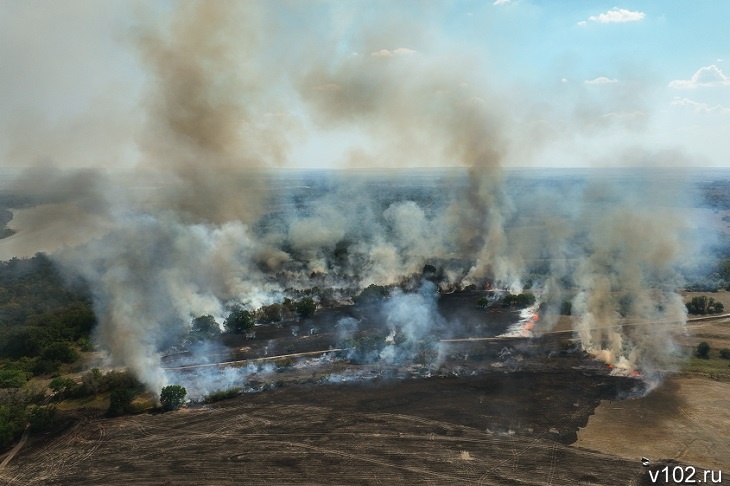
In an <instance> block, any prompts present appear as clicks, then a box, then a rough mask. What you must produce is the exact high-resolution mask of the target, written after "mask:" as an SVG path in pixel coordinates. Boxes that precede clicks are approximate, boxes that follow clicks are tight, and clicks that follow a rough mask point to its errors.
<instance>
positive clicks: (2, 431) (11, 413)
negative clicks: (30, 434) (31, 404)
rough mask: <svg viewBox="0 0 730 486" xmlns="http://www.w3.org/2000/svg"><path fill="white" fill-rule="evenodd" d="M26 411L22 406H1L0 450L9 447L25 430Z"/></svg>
mask: <svg viewBox="0 0 730 486" xmlns="http://www.w3.org/2000/svg"><path fill="white" fill-rule="evenodd" d="M25 420H26V417H25V410H24V407H21V406H11V405H0V448H4V447H7V446H9V445H10V444H11V443H12V442H13V441H14V440H15V439H17V438H18V437H20V434H22V433H23V429H24V428H25Z"/></svg>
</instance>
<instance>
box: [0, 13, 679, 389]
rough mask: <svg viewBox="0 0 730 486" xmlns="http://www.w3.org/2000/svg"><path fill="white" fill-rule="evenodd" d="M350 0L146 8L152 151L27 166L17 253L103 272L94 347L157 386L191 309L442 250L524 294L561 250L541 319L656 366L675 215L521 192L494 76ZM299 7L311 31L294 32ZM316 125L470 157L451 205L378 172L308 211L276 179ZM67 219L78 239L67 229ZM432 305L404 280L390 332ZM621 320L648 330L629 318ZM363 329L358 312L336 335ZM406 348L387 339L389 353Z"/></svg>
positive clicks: (365, 274) (604, 350)
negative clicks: (165, 354) (404, 192)
mask: <svg viewBox="0 0 730 486" xmlns="http://www.w3.org/2000/svg"><path fill="white" fill-rule="evenodd" d="M287 9H290V10H287ZM280 10H282V11H281V12H280ZM335 10H337V9H335ZM346 11H347V8H345V9H344V11H339V10H338V11H337V13H338V15H334V14H333V15H334V16H335V17H336V18H335V19H333V20H332V22H333V24H335V25H334V28H332V29H328V28H324V29H315V27H317V26H318V27H322V26H321V22H322V20H321V18H320V17H319V16H317V15H314V14H311V13H310V14H307V13H306V12H302V11H301V9H298V7H297V6H296V5H289V4H280V3H271V2H260V3H259V2H223V1H216V2H202V1H200V2H182V3H174V6H173V9H172V12H170V13H169V15H167V16H165V18H164V20H165V22H163V23H161V24H159V25H154V26H145V25H144V23H143V24H142V25H141V26H140V27H139V29H138V30H137V31H136V32H135V35H134V42H133V45H134V50H135V52H136V53H137V54H138V56H139V59H140V66H141V68H142V69H143V70H144V72H145V75H146V81H147V84H146V91H145V94H144V95H143V96H142V99H141V103H140V107H141V111H142V113H143V115H142V117H141V118H143V122H142V123H141V126H142V129H141V132H140V133H139V134H138V135H137V139H136V142H137V148H138V150H139V153H140V154H141V155H140V157H141V159H140V160H141V162H140V163H139V164H138V166H136V167H135V168H134V170H132V171H130V172H131V174H130V173H126V174H125V177H124V178H123V179H122V178H121V177H108V178H107V177H101V176H100V175H99V173H97V172H94V171H88V172H77V173H74V174H72V175H71V176H67V175H65V174H66V173H63V174H62V173H60V172H56V171H45V172H43V173H41V174H39V173H29V174H27V175H26V176H24V178H23V179H21V180H19V181H18V182H17V184H18V185H17V188H18V190H20V191H21V192H23V193H25V194H28V195H30V196H32V199H33V198H34V201H35V207H32V208H29V209H28V210H27V211H33V212H32V213H28V215H27V216H26V217H23V218H18V219H19V221H18V226H17V228H16V229H18V230H19V232H18V234H17V235H15V236H13V237H12V238H10V239H8V241H7V244H5V245H4V248H8V246H7V245H12V244H13V242H14V241H15V242H17V241H19V239H21V238H30V237H32V235H36V234H37V235H38V236H37V238H39V239H41V238H42V239H45V240H49V239H51V238H49V237H48V232H49V231H50V232H52V233H53V238H54V239H55V240H56V241H58V242H59V243H61V244H60V245H58V247H57V248H54V249H53V250H54V251H55V253H54V257H55V258H56V260H57V261H58V262H60V263H61V264H62V265H64V266H65V267H67V268H68V269H70V270H71V271H73V272H74V273H79V274H81V275H82V276H83V277H84V278H85V279H86V280H87V281H88V282H89V283H90V285H91V288H92V291H93V293H94V306H95V311H96V313H97V316H98V319H99V323H100V324H99V327H98V329H97V335H96V339H97V341H98V343H99V344H100V345H101V346H102V348H104V349H105V350H107V351H108V353H109V358H110V360H111V362H112V363H114V364H118V365H122V366H128V367H129V368H131V369H132V370H133V371H134V372H135V373H136V374H137V375H138V376H139V377H140V379H142V380H143V381H144V382H145V383H146V384H147V385H148V386H149V387H150V388H152V389H154V390H159V389H160V387H162V386H163V385H164V384H166V383H167V382H168V381H169V376H168V375H167V374H166V373H165V372H164V370H163V369H162V368H161V366H160V358H161V353H162V350H164V349H165V348H167V347H169V346H171V345H173V344H175V343H176V342H178V341H179V339H180V338H181V336H184V335H185V333H186V332H188V331H189V330H190V326H191V319H192V318H194V317H197V316H200V315H212V316H213V317H214V318H215V319H216V322H218V323H219V324H220V323H222V322H223V320H224V319H225V318H226V316H227V314H228V312H229V311H230V306H231V305H234V304H243V305H246V306H247V307H248V308H250V309H256V308H257V307H260V306H262V305H267V304H271V303H274V302H281V301H282V300H283V298H284V297H285V296H286V295H287V293H286V292H287V291H292V289H293V290H297V289H304V288H308V287H312V286H313V285H312V283H313V281H315V280H316V282H317V285H320V286H327V287H330V288H334V289H337V290H353V291H357V290H361V289H363V288H365V287H367V286H368V285H370V284H378V285H395V284H399V283H401V282H402V280H403V279H404V277H410V276H412V275H414V274H420V273H421V271H422V270H423V268H424V265H427V264H437V265H439V267H440V268H439V270H440V271H442V272H443V275H444V276H445V279H444V280H445V282H444V283H443V284H442V285H443V286H444V288H443V289H442V290H452V289H453V288H456V287H457V286H467V285H469V284H475V285H479V286H483V285H484V284H485V283H486V282H491V283H496V284H498V285H501V286H504V287H511V288H513V289H519V288H521V286H522V284H523V282H524V280H525V277H526V274H527V273H528V272H529V271H530V265H534V264H535V262H538V261H540V262H547V265H548V267H549V268H548V271H547V275H548V277H547V278H546V279H544V281H540V282H536V284H537V285H539V286H540V288H539V291H540V296H541V299H542V300H543V302H544V304H545V309H546V310H545V316H544V319H543V320H542V321H541V322H544V324H541V326H543V330H546V329H548V328H551V327H552V326H553V325H554V324H555V322H556V320H557V318H556V316H557V311H558V310H559V308H560V305H561V302H562V301H563V300H565V299H566V298H569V299H572V300H573V307H574V309H575V313H576V315H578V318H577V324H576V331H577V333H578V335H579V337H580V339H581V342H582V344H583V346H584V348H585V349H586V350H588V351H589V352H591V353H594V354H595V355H596V356H599V357H601V358H602V359H605V360H606V362H607V363H609V364H612V365H614V366H624V367H626V368H627V369H634V368H636V367H639V368H641V369H643V370H650V369H652V368H656V369H657V370H658V369H661V368H663V367H664V365H665V363H664V361H663V360H664V358H663V357H664V356H666V352H667V350H668V349H671V343H670V334H669V333H668V332H667V330H668V329H670V328H671V329H673V328H674V326H675V325H674V324H671V325H664V324H660V323H657V322H658V320H662V319H663V320H667V321H672V322H674V321H677V322H680V324H679V326H681V322H683V321H684V315H683V312H682V306H681V300H680V299H679V297H678V296H677V295H676V294H675V293H674V291H675V290H676V288H677V279H676V276H675V275H674V273H673V269H674V265H675V263H676V261H677V259H678V258H679V257H680V254H679V252H678V251H677V245H678V237H679V234H680V230H681V228H678V227H677V226H676V224H675V223H676V218H675V216H674V212H673V211H672V210H671V208H670V207H668V206H657V205H656V204H657V203H656V201H653V200H652V199H651V198H649V199H644V200H636V199H634V198H633V196H631V197H629V196H627V194H634V192H631V191H628V190H623V189H622V190H621V191H619V192H617V193H615V194H613V195H612V196H611V197H612V199H610V200H608V199H606V200H594V199H592V198H593V197H594V196H595V195H596V194H597V193H598V191H599V189H600V190H604V189H602V188H601V187H602V186H601V185H596V186H592V187H588V188H585V189H584V190H583V191H582V192H581V191H576V192H575V193H574V194H559V195H558V196H556V195H555V193H552V194H513V193H511V192H510V190H509V185H508V177H507V176H506V174H505V172H504V170H503V166H504V164H505V161H507V160H509V159H510V153H511V152H512V151H514V150H516V149H515V148H514V147H513V145H514V138H515V137H514V133H515V127H516V126H517V124H516V123H515V121H514V120H513V118H514V117H513V113H512V112H511V110H510V109H508V106H507V105H506V103H505V102H504V101H503V100H505V99H506V98H507V97H505V96H503V93H501V92H500V91H499V90H498V89H496V88H494V87H493V85H492V83H491V82H490V77H489V76H486V75H484V74H483V73H484V72H485V71H489V70H488V69H486V68H483V67H479V68H477V67H475V63H474V59H471V58H469V56H468V55H466V54H463V53H459V54H454V53H447V54H443V53H438V52H429V48H430V46H429V43H428V36H429V35H430V33H428V32H425V31H423V30H422V29H419V28H417V27H414V26H412V25H411V26H409V25H405V26H404V25H398V26H397V28H396V26H393V28H392V29H387V28H385V27H384V26H382V25H368V23H367V22H366V23H365V27H364V28H361V29H355V30H356V32H355V33H350V34H348V36H347V38H346V39H340V38H338V37H337V36H338V35H340V34H341V33H342V32H343V31H349V30H348V29H345V28H342V26H341V25H340V22H344V23H347V20H346V19H347V18H348V16H347V15H346ZM280 14H283V15H280ZM294 14H302V15H305V16H306V19H307V20H311V25H313V26H314V27H309V25H310V23H308V22H304V21H298V22H297V25H298V26H300V27H298V28H297V29H291V28H289V30H287V28H286V19H287V18H290V16H291V15H294ZM289 27H291V26H289ZM384 28H385V31H383V29H384ZM322 32H330V33H331V34H322ZM376 33H377V34H378V35H375V34H376ZM343 35H344V34H343ZM343 46H346V48H347V49H346V50H347V51H348V54H346V55H343V54H342V52H341V51H342V49H345V47H343ZM349 51H351V52H349ZM290 105H291V106H295V108H292V109H290ZM310 130H321V131H325V132H330V133H331V134H333V135H332V136H334V137H338V136H340V135H341V136H342V138H343V139H347V140H349V141H350V142H351V143H350V147H348V148H347V149H346V150H343V153H342V154H341V159H340V162H341V165H340V166H344V167H349V166H350V165H360V166H362V165H363V164H365V165H372V166H379V167H392V168H406V167H418V166H426V167H438V166H448V167H458V168H460V169H461V171H457V170H453V171H451V172H448V171H447V172H444V179H443V181H444V182H443V185H442V188H441V189H442V190H441V191H440V193H441V196H442V199H440V200H439V199H434V198H432V199H430V200H422V199H418V197H416V196H413V197H400V198H397V199H396V200H392V199H391V200H387V201H386V200H385V199H383V198H382V196H383V194H382V193H377V191H376V190H375V189H377V188H379V187H381V186H385V185H386V184H385V183H383V181H382V180H378V178H377V177H374V178H371V179H367V178H349V177H347V175H349V174H347V175H346V176H345V177H342V178H341V179H338V178H333V179H331V180H329V181H327V184H330V185H329V186H327V187H325V188H324V189H326V190H325V191H321V192H319V193H317V194H324V195H322V196H318V197H312V196H310V195H309V194H308V193H307V194H305V196H308V197H310V198H309V199H308V200H307V204H301V201H300V200H299V199H297V198H296V197H294V196H290V195H288V194H282V192H286V191H285V190H287V189H292V187H294V188H297V187H298V186H297V183H292V184H291V185H287V184H285V183H282V182H281V180H278V182H276V183H274V181H275V180H277V179H276V178H275V177H274V176H272V173H271V172H267V171H266V170H264V169H271V168H275V167H279V166H282V165H285V164H286V163H288V162H290V160H289V157H290V154H291V152H292V151H293V148H294V147H295V146H296V143H297V142H300V141H301V140H302V139H303V138H304V137H305V136H306V134H307V132H308V131H310ZM522 136H523V137H525V138H528V137H529V134H523V135H522ZM530 140H531V142H532V141H533V139H530ZM537 149H538V147H532V148H531V150H532V151H537ZM517 152H519V150H518V149H517ZM464 173H466V178H465V179H464ZM414 174H416V172H413V173H407V174H405V177H404V178H405V179H408V178H409V177H416V176H415V175H414ZM353 179H355V180H356V181H357V182H352V181H353ZM363 179H366V182H362V181H363ZM29 182H30V183H29ZM277 184H278V185H277ZM282 188H283V189H282ZM307 189H309V188H307ZM390 189H392V187H391V188H390ZM34 191H35V193H34ZM277 191H279V192H277ZM383 192H385V191H383ZM392 192H394V193H398V191H392ZM647 197H648V196H647ZM660 202H661V201H660ZM553 207H554V208H555V210H553V209H551V208H553ZM642 208H643V209H642ZM49 221H51V222H52V223H51V224H49ZM69 228H73V231H74V232H75V233H76V236H77V238H73V239H71V238H66V236H65V235H66V232H67V230H68V229H69ZM42 232H45V233H42ZM573 288H577V289H578V293H577V294H576V295H573V294H571V289H573ZM436 298H437V292H436V289H435V288H434V287H433V286H432V285H431V284H428V283H427V284H424V285H423V286H422V287H420V290H418V291H417V292H414V293H405V294H404V293H395V294H394V295H392V296H391V298H390V299H389V300H388V301H387V303H386V304H385V305H384V308H383V316H384V318H385V321H386V324H387V325H388V326H390V328H391V331H392V333H393V335H392V336H391V339H392V340H395V339H396V335H397V334H398V333H400V334H402V335H403V336H406V339H407V340H411V341H413V342H414V343H417V342H420V341H422V340H424V339H426V338H428V337H429V336H430V335H431V334H432V332H433V330H434V329H437V328H438V327H439V326H440V325H442V324H443V318H442V317H441V316H439V315H438V312H436V308H435V300H436ZM624 318H626V319H630V320H631V322H632V323H633V322H634V321H636V322H635V324H636V325H635V326H633V327H630V328H629V327H624V328H619V327H617V325H618V324H620V323H621V322H622V321H621V320H622V319H624ZM352 325H353V323H352V322H347V323H343V327H342V329H341V331H342V333H343V337H344V335H350V334H351V332H352V329H351V327H352ZM668 326H669V327H668ZM387 344H388V345H390V344H391V343H390V342H389V343H387ZM395 351H396V348H395V347H392V346H391V347H389V346H386V347H385V348H384V350H383V353H385V354H384V355H383V358H384V359H386V360H387V359H396V357H395V356H393V355H392V354H393V353H394V352H395ZM389 353H390V355H389ZM248 372H253V371H252V370H249V371H247V372H245V373H248ZM186 376H188V375H186ZM176 379H182V375H178V376H176ZM191 379H197V380H204V381H205V380H210V379H212V378H210V376H209V375H203V374H201V375H199V376H198V377H197V378H191ZM233 381H235V377H231V376H226V377H225V379H223V382H225V383H227V384H228V383H232V382H233ZM221 383H222V382H221ZM213 387H214V385H210V386H208V385H201V384H200V383H198V384H197V385H196V387H195V389H196V390H199V391H200V393H205V392H206V391H211V390H212V389H213ZM191 389H193V388H192V387H191Z"/></svg>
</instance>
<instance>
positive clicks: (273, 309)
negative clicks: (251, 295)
mask: <svg viewBox="0 0 730 486" xmlns="http://www.w3.org/2000/svg"><path fill="white" fill-rule="evenodd" d="M283 309H284V307H283V306H282V305H281V304H271V305H267V306H264V307H262V308H261V309H259V311H258V312H257V315H258V318H259V320H260V321H261V322H264V323H269V322H279V321H280V320H281V316H282V312H283Z"/></svg>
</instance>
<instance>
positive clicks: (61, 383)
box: [48, 377, 76, 395]
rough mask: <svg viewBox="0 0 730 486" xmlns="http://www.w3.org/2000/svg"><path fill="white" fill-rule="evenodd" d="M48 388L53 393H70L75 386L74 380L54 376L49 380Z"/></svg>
mask: <svg viewBox="0 0 730 486" xmlns="http://www.w3.org/2000/svg"><path fill="white" fill-rule="evenodd" d="M48 388H50V389H51V390H53V392H54V393H58V394H61V395H62V394H64V393H67V392H68V393H72V392H73V390H74V389H75V388H76V382H75V381H73V380H72V379H71V378H61V377H58V378H54V379H53V380H51V382H50V383H49V384H48Z"/></svg>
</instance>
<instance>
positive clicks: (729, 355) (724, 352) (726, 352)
mask: <svg viewBox="0 0 730 486" xmlns="http://www.w3.org/2000/svg"><path fill="white" fill-rule="evenodd" d="M720 357H721V358H722V359H730V349H728V348H724V349H721V350H720Z"/></svg>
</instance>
